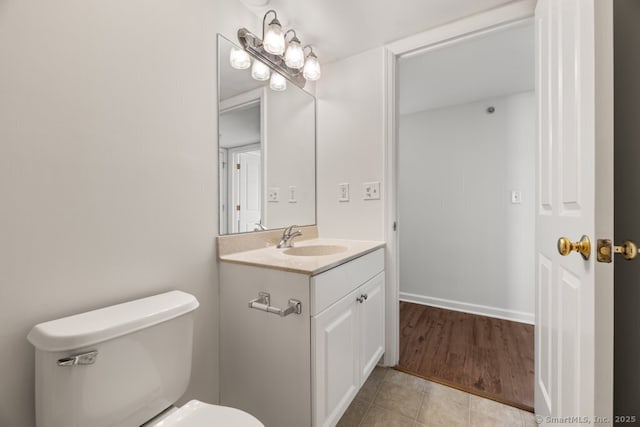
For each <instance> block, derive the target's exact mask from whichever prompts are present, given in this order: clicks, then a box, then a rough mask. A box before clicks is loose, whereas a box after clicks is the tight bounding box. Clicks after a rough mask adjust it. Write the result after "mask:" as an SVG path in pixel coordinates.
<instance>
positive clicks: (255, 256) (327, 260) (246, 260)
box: [218, 237, 385, 276]
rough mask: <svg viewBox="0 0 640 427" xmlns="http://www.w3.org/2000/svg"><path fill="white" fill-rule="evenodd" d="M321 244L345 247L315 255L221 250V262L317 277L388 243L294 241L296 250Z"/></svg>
mask: <svg viewBox="0 0 640 427" xmlns="http://www.w3.org/2000/svg"><path fill="white" fill-rule="evenodd" d="M318 245H321V246H340V247H341V248H340V252H337V253H333V254H329V255H313V256H299V255H288V254H287V253H286V252H287V249H277V248H276V247H275V245H274V246H268V247H261V248H259V249H250V250H244V251H238V252H231V253H230V252H229V251H225V250H219V252H218V253H219V258H220V260H221V261H228V262H234V263H239V264H246V265H252V266H257V267H266V268H274V269H277V270H284V271H290V272H294V273H302V274H308V275H310V276H313V275H316V274H319V273H322V272H324V271H327V270H329V269H331V268H333V267H336V266H338V265H340V264H343V263H345V262H347V261H350V260H352V259H354V258H357V257H359V256H362V255H364V254H366V253H369V252H373V251H374V250H376V249H378V248H382V247H384V246H385V243H384V242H378V241H369V240H343V239H323V238H317V237H316V238H312V239H307V240H296V241H294V248H304V247H307V246H318Z"/></svg>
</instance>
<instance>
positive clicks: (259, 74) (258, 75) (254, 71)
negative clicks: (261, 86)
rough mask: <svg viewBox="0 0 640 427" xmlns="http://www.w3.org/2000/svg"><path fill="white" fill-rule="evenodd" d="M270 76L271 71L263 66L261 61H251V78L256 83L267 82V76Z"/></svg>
mask: <svg viewBox="0 0 640 427" xmlns="http://www.w3.org/2000/svg"><path fill="white" fill-rule="evenodd" d="M270 74H271V70H269V67H267V66H266V65H264V63H262V62H261V61H258V60H257V59H256V60H254V61H253V66H252V67H251V77H253V78H254V79H255V80H258V81H266V80H269V75H270Z"/></svg>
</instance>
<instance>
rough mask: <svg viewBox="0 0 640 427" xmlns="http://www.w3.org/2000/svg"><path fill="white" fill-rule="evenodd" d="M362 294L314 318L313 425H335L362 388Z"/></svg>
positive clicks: (336, 304) (350, 297)
mask: <svg viewBox="0 0 640 427" xmlns="http://www.w3.org/2000/svg"><path fill="white" fill-rule="evenodd" d="M359 294H360V292H359V289H356V290H355V291H353V292H352V293H350V294H349V295H347V296H346V297H344V298H342V299H341V300H340V301H338V302H337V303H335V304H334V305H332V306H331V307H329V308H327V309H326V310H325V311H323V312H322V313H320V314H319V315H317V316H315V317H312V318H311V331H312V332H311V334H312V341H311V342H312V349H311V357H312V358H313V360H312V363H311V365H312V367H313V368H312V369H313V373H312V393H313V408H312V417H313V418H312V419H313V426H314V427H325V426H335V425H336V423H337V422H338V420H339V419H340V417H341V416H342V414H343V413H344V411H345V410H346V409H347V407H348V406H349V404H350V403H351V400H352V399H353V397H354V396H355V395H356V393H357V392H358V389H359V388H360V372H359V368H358V355H359V347H358V342H359V339H358V330H359V327H360V326H359V318H358V311H359V309H360V307H359V305H360V304H359V303H358V302H357V301H356V297H357V296H359Z"/></svg>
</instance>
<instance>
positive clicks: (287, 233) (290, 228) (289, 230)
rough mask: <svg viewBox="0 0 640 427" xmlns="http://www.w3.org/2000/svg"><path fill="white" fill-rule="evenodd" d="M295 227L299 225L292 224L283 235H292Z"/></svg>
mask: <svg viewBox="0 0 640 427" xmlns="http://www.w3.org/2000/svg"><path fill="white" fill-rule="evenodd" d="M294 227H297V225H290V226H289V227H287V228H285V229H284V232H283V233H282V235H283V236H287V237H289V236H291V232H292V231H293V228H294Z"/></svg>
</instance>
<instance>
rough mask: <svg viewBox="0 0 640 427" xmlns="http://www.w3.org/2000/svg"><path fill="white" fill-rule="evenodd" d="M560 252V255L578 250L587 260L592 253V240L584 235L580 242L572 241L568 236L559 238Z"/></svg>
mask: <svg viewBox="0 0 640 427" xmlns="http://www.w3.org/2000/svg"><path fill="white" fill-rule="evenodd" d="M558 252H560V255H562V256H567V255H569V254H570V253H571V252H578V253H579V254H580V255H582V258H584V259H585V260H588V259H589V256H590V255H591V240H589V237H588V236H582V238H581V239H580V241H579V242H572V241H571V240H569V239H568V238H567V237H561V238H559V239H558Z"/></svg>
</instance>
